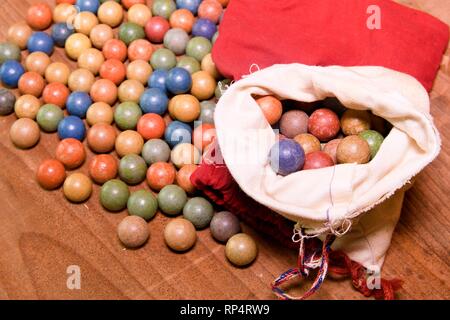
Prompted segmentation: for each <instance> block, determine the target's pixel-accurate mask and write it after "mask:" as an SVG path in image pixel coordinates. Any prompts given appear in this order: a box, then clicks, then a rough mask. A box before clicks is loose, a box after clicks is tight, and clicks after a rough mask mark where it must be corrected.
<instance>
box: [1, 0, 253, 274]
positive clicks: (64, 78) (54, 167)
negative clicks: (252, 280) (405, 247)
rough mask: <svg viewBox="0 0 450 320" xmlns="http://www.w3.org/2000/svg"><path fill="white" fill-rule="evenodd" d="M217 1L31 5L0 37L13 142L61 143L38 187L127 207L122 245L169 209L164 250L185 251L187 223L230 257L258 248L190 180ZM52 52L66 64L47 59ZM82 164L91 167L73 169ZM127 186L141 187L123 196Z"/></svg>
mask: <svg viewBox="0 0 450 320" xmlns="http://www.w3.org/2000/svg"><path fill="white" fill-rule="evenodd" d="M227 4H228V0H204V1H200V0H177V1H173V0H154V1H151V5H149V4H147V2H146V1H145V0H122V1H117V0H116V1H100V0H77V1H76V0H57V1H56V6H55V7H54V8H53V9H52V8H51V7H50V6H49V5H48V4H47V3H38V4H35V5H33V6H31V7H30V8H29V10H28V12H26V21H25V22H18V23H16V24H14V25H13V26H11V27H10V28H9V30H8V36H7V41H6V42H2V43H0V64H1V68H0V80H1V82H2V85H3V87H6V88H7V89H1V91H0V114H1V115H3V116H7V115H10V114H11V113H14V114H15V117H16V118H17V120H16V121H15V122H14V123H13V125H12V127H11V129H10V138H11V141H12V143H13V144H14V145H15V146H16V147H17V148H20V149H29V148H32V147H34V146H35V145H36V144H37V143H38V142H39V140H40V137H41V132H45V133H56V134H57V135H58V137H59V139H60V142H59V143H58V145H56V146H55V148H54V158H52V159H47V160H45V161H44V162H42V163H41V164H40V166H39V168H38V170H37V174H36V177H37V181H38V183H39V185H40V186H41V187H42V188H44V189H46V190H56V189H62V192H63V193H64V196H65V197H66V198H67V199H68V200H69V201H70V202H73V203H83V202H85V201H87V200H88V199H89V198H90V197H91V194H92V190H93V188H94V185H95V184H98V185H100V186H101V190H100V197H99V201H100V203H101V205H102V206H103V207H104V208H105V209H106V210H108V211H111V212H120V211H122V210H125V209H127V210H128V213H129V216H127V217H126V218H125V219H123V221H122V222H121V223H120V224H119V226H118V237H119V239H120V241H121V242H122V243H123V245H124V246H126V247H128V248H137V247H141V246H143V245H144V244H145V243H146V242H147V241H148V239H149V233H150V230H149V225H148V221H150V220H151V219H152V218H153V217H154V216H155V214H156V213H157V212H162V213H163V214H165V215H167V216H170V217H177V218H175V219H170V220H169V221H170V222H169V223H168V224H167V225H166V227H165V231H164V238H165V242H166V244H167V246H168V247H169V248H171V249H172V250H174V251H177V252H184V251H187V250H189V249H190V248H192V247H193V246H194V244H195V242H196V239H197V234H196V230H199V229H203V228H206V227H208V226H210V229H211V233H212V236H213V237H214V238H215V239H217V240H218V241H220V242H223V243H226V249H225V253H226V256H227V258H228V259H229V260H230V261H231V262H232V263H233V264H234V265H237V266H245V265H249V264H250V263H251V262H252V261H253V260H254V259H255V258H256V255H257V247H256V244H255V242H254V241H253V239H252V238H251V237H249V236H248V235H246V234H243V233H240V230H241V229H240V224H239V221H238V219H237V218H236V216H235V215H233V214H232V213H230V212H219V213H216V214H215V210H214V208H213V205H212V204H211V203H210V202H209V201H208V200H207V199H206V198H204V197H202V196H201V195H199V194H198V192H197V191H196V190H195V187H194V186H193V185H192V183H191V181H190V176H191V174H192V172H193V171H195V170H196V168H197V165H198V164H199V162H200V160H201V156H202V153H203V151H204V150H205V148H206V147H207V146H208V145H209V144H210V143H211V142H212V141H213V140H214V137H215V129H214V118H213V115H214V108H215V103H216V101H217V99H218V98H220V96H221V90H220V89H221V87H220V86H219V85H218V82H219V81H224V80H225V79H223V77H222V76H221V75H220V74H219V72H218V71H217V69H216V67H215V64H214V61H213V59H212V56H211V49H212V46H213V45H214V43H215V41H216V39H217V37H218V24H219V23H220V21H221V19H222V16H223V13H224V11H225V8H226V6H227ZM56 51H60V53H63V54H64V53H65V54H66V56H67V57H68V58H69V59H71V60H73V61H74V62H76V67H75V68H73V67H72V66H73V65H74V64H73V63H70V64H67V63H62V62H57V61H53V57H52V56H53V53H54V52H56ZM227 82H229V81H227ZM88 149H89V150H90V152H92V153H93V154H94V156H93V157H92V158H91V159H90V160H89V161H87V160H86V159H87V152H88ZM86 162H88V163H86ZM85 164H86V166H87V167H88V172H89V174H84V173H82V172H81V171H80V170H79V169H81V168H82V167H83V166H84V165H85ZM84 172H86V170H85V171H84ZM130 186H139V187H140V188H139V190H137V191H134V192H130V189H129V187H130ZM135 189H136V188H133V190H135ZM180 215H182V218H181V217H178V216H180Z"/></svg>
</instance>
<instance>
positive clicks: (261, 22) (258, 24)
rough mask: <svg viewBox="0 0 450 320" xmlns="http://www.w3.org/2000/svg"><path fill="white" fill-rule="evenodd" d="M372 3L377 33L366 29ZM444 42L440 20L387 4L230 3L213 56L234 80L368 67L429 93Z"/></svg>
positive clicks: (323, 0)
mask: <svg viewBox="0 0 450 320" xmlns="http://www.w3.org/2000/svg"><path fill="white" fill-rule="evenodd" d="M371 5H376V6H378V7H379V8H380V17H381V19H380V21H381V29H376V30H370V29H369V28H368V27H367V20H368V19H369V18H370V17H371V16H372V15H373V12H372V11H370V12H369V13H368V7H369V6H371ZM369 20H370V19H369ZM448 38H449V29H448V26H447V25H446V24H444V23H443V22H441V21H439V20H438V19H436V18H434V17H432V16H430V15H428V14H426V13H423V12H420V11H417V10H414V9H410V8H407V7H405V6H402V5H400V4H397V3H395V2H393V1H391V0H339V1H336V0H315V1H310V0H283V1H278V0H265V1H254V0H233V1H230V4H229V5H228V8H227V10H226V13H225V15H224V18H223V21H222V23H221V24H220V27H219V38H218V40H217V42H216V43H215V45H214V48H213V52H212V55H213V59H214V62H215V63H216V66H217V68H218V69H219V71H220V72H221V73H222V74H223V75H224V76H226V77H229V78H231V79H235V80H238V79H240V78H241V77H242V75H245V74H248V73H249V69H250V66H251V65H252V64H257V65H258V66H259V67H260V68H261V69H262V68H265V67H269V66H271V65H273V64H277V63H293V62H299V63H303V64H307V65H319V66H328V65H341V66H367V65H374V66H383V67H387V68H390V69H394V70H397V71H401V72H404V73H407V74H410V75H412V76H413V77H415V78H416V79H418V80H419V81H420V82H421V83H422V84H423V86H424V87H425V88H426V89H427V90H428V91H430V90H431V88H432V86H433V81H434V78H435V76H436V73H437V71H438V69H439V65H440V62H441V58H442V54H443V53H444V52H445V50H446V48H447V43H448Z"/></svg>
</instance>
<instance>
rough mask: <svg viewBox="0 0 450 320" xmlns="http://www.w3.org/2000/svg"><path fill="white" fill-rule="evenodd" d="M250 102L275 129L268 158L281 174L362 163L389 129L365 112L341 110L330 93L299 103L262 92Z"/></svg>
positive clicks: (369, 156)
mask: <svg viewBox="0 0 450 320" xmlns="http://www.w3.org/2000/svg"><path fill="white" fill-rule="evenodd" d="M256 102H257V104H258V105H259V107H260V108H261V111H262V112H263V114H264V116H265V118H266V119H267V121H268V122H269V124H270V125H272V126H273V128H274V130H276V132H277V133H278V136H277V142H276V143H275V144H274V145H273V146H272V148H271V150H270V152H269V155H268V157H269V163H270V165H271V167H272V169H273V170H274V171H275V172H276V173H277V174H279V175H281V176H287V175H289V174H292V173H294V172H298V171H301V170H314V169H321V168H325V167H331V166H334V165H337V164H346V163H355V164H366V163H368V162H369V161H371V160H372V159H373V158H375V156H376V155H377V152H378V150H379V149H380V147H381V145H382V143H383V141H384V138H385V136H386V134H387V133H388V132H389V130H390V129H391V126H390V124H389V123H388V122H387V121H385V120H384V119H382V118H380V117H378V116H376V115H374V114H372V113H371V112H370V111H367V110H363V109H359V110H356V109H347V108H345V107H344V106H343V105H342V104H341V103H340V102H339V101H338V100H337V99H335V98H327V99H326V100H323V101H318V102H314V103H302V102H296V101H291V100H285V101H280V100H279V99H277V98H276V97H274V96H264V97H257V99H256Z"/></svg>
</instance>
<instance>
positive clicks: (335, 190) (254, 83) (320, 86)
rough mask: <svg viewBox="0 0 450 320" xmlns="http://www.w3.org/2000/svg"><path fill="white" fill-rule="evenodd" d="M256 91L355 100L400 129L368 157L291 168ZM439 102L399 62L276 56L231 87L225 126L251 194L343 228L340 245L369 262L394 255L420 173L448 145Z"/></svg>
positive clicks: (224, 140) (321, 224)
mask: <svg viewBox="0 0 450 320" xmlns="http://www.w3.org/2000/svg"><path fill="white" fill-rule="evenodd" d="M255 95H275V96H277V97H279V98H280V99H292V100H297V101H303V102H314V101H319V100H323V99H325V98H327V97H336V98H337V99H338V100H339V101H340V102H341V103H342V104H343V105H344V106H345V107H347V108H352V109H358V110H371V111H372V112H373V113H374V114H375V115H377V116H380V117H382V118H384V119H386V120H387V121H389V122H390V123H391V124H392V125H393V129H392V131H391V132H390V133H389V135H388V136H387V137H386V139H385V140H384V143H383V144H382V146H381V148H380V150H379V152H378V153H377V155H376V157H375V158H374V159H373V160H372V161H371V162H369V163H367V164H363V165H357V164H340V165H337V166H334V167H328V168H323V169H318V170H305V171H299V172H296V173H294V174H291V175H289V176H286V177H283V176H279V175H277V174H276V173H275V172H274V171H273V170H272V169H271V167H270V165H269V164H268V154H269V149H270V148H271V146H272V145H273V144H274V143H275V141H276V135H275V133H274V131H273V129H272V128H271V126H270V125H269V124H268V122H267V121H266V120H265V117H264V116H263V114H262V112H261V110H260V108H259V106H258V105H257V103H256V101H255V99H254V98H253V96H255ZM429 108H430V106H429V97H428V94H427V92H426V91H425V89H424V88H423V86H422V85H421V84H420V83H419V82H418V81H417V80H415V79H414V78H412V77H411V76H409V75H406V74H403V73H399V72H396V71H392V70H390V69H386V68H382V67H339V66H332V67H315V66H306V65H301V64H288V65H274V66H272V67H269V68H266V69H264V70H261V71H258V72H255V73H253V74H251V75H249V76H247V77H246V78H244V79H242V80H239V81H237V82H236V83H234V84H233V85H231V86H230V87H229V88H228V89H227V91H226V92H225V94H224V95H223V96H222V97H221V99H220V100H219V102H218V104H217V108H216V112H215V125H216V130H217V138H218V142H219V145H220V149H221V152H222V155H223V159H224V161H225V163H226V165H227V167H228V169H229V171H230V173H231V174H232V176H233V178H234V179H235V180H236V182H237V183H238V184H239V186H240V187H241V189H242V190H243V191H244V192H245V193H246V194H247V195H249V196H250V197H251V198H253V199H254V200H256V201H257V202H259V203H261V204H263V205H265V206H267V207H269V208H271V209H272V210H274V211H276V212H278V213H279V214H280V215H282V216H284V217H286V218H288V219H290V220H292V221H295V222H297V226H298V228H302V229H304V230H305V231H306V234H308V235H309V236H318V237H322V238H323V237H324V236H325V235H327V234H335V235H337V239H336V240H335V241H334V243H333V249H341V250H343V251H344V252H345V253H346V254H347V255H348V256H349V257H350V258H351V259H352V260H354V261H356V262H359V263H360V264H362V265H363V266H365V267H366V268H369V267H371V266H373V265H377V266H381V265H382V263H383V261H384V256H385V253H386V251H387V249H388V247H389V245H390V241H391V237H392V233H393V231H394V228H395V225H396V223H397V221H398V218H399V215H400V211H401V206H402V201H403V195H404V190H405V189H406V187H407V186H408V184H409V182H410V180H411V179H412V178H413V177H414V176H415V175H416V174H418V173H419V172H420V171H421V170H422V169H423V168H424V167H425V166H426V165H428V164H429V163H430V162H431V161H432V160H433V159H434V158H435V157H436V156H437V155H438V153H439V151H440V138H439V133H438V131H437V129H436V127H435V125H434V123H433V120H432V117H431V115H430V113H429Z"/></svg>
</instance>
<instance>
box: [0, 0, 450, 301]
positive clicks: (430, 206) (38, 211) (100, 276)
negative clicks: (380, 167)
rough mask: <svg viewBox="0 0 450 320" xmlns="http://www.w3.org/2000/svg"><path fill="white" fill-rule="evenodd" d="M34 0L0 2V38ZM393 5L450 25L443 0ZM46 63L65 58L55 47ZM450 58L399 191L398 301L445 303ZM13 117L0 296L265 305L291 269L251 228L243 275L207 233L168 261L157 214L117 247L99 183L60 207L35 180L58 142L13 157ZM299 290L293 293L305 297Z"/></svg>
mask: <svg viewBox="0 0 450 320" xmlns="http://www.w3.org/2000/svg"><path fill="white" fill-rule="evenodd" d="M35 2H37V1H31V0H25V1H17V0H3V1H1V2H0V27H1V28H0V40H2V39H4V38H5V36H6V32H7V29H8V26H10V25H11V24H13V23H14V22H16V21H20V20H23V17H24V15H25V12H26V8H27V7H28V6H29V4H30V3H35ZM49 2H53V1H49ZM400 2H402V3H404V4H406V5H408V6H411V7H415V8H418V9H420V10H423V11H426V12H429V13H430V14H432V15H435V16H437V17H439V18H440V19H442V20H443V21H445V22H447V23H450V3H449V2H448V1H441V0H402V1H400ZM52 4H53V3H52ZM52 58H53V59H54V60H55V61H65V58H64V53H63V51H62V50H61V49H58V50H57V51H56V52H55V54H54V55H53V57H52ZM449 61H450V54H449V51H448V50H447V53H446V56H445V57H444V59H443V64H442V67H441V70H440V72H439V74H438V77H437V80H436V84H435V88H434V90H433V92H432V93H431V104H432V114H433V116H434V119H435V121H436V125H437V127H438V128H439V129H440V132H441V136H442V140H443V146H442V153H441V154H440V156H439V158H438V159H437V160H436V161H435V162H433V163H432V164H431V165H430V166H429V167H427V168H426V169H425V170H424V171H423V173H421V174H420V176H419V177H418V178H417V181H416V183H415V185H414V187H413V188H412V189H411V190H410V191H409V192H408V193H407V196H406V199H405V203H404V207H403V212H402V217H401V219H400V222H399V224H398V227H397V229H396V232H395V235H394V237H393V241H392V246H391V249H390V250H389V253H388V255H387V259H386V262H385V265H384V269H383V275H384V276H385V277H388V278H389V277H399V278H402V279H403V280H405V284H404V287H403V289H402V290H401V291H400V292H399V294H398V297H399V298H400V299H449V298H450V268H449V265H450V259H449V244H448V242H449V240H450V233H449V232H450V231H449V230H450V219H449V214H450V201H449V200H450V197H449V194H448V192H449V191H450V182H449V181H450V172H449V166H448V164H449V163H450V148H449V141H450V128H449V127H450V116H449V113H448V106H449V104H450V66H449ZM71 66H72V68H73V67H74V63H71ZM14 120H15V116H14V115H11V116H8V117H1V118H0V136H1V137H2V139H0V194H1V198H0V200H1V209H0V249H1V250H0V299H98V298H101V299H205V298H211V299H214V298H217V299H272V298H274V296H273V295H272V293H271V290H270V287H269V284H270V282H271V281H272V280H273V279H274V278H275V277H276V276H278V275H279V274H280V273H281V272H283V271H285V270H286V269H288V268H290V267H292V266H294V265H295V260H296V253H295V252H291V251H288V250H286V249H284V248H282V247H281V246H279V245H278V244H276V243H273V242H271V241H270V240H267V239H263V238H261V237H260V236H259V235H258V234H255V233H254V232H253V231H252V230H250V229H249V228H245V230H246V232H249V233H250V234H252V235H253V236H254V237H255V238H256V239H257V241H258V244H259V249H260V253H259V256H258V259H257V261H256V262H255V263H254V264H253V265H252V266H251V267H249V268H246V269H237V268H234V267H232V266H231V265H230V264H229V263H228V262H227V261H226V259H225V257H224V247H223V246H222V245H220V244H217V243H216V242H215V241H214V240H213V239H212V238H211V236H210V234H209V231H208V230H204V231H201V232H199V241H198V243H197V244H196V246H195V248H194V250H191V251H190V252H188V253H186V254H183V255H180V254H175V253H173V252H171V251H169V250H167V248H166V247H165V245H164V241H163V238H162V233H163V232H162V231H163V228H164V226H165V224H166V223H167V220H168V219H167V218H166V217H164V216H163V215H161V214H158V215H157V217H156V218H155V219H154V220H152V221H151V222H150V224H151V239H150V241H149V243H148V244H147V245H146V246H145V247H144V248H142V249H140V250H125V249H123V248H122V246H121V245H120V244H119V243H118V240H117V238H116V232H115V229H116V226H117V224H118V223H119V221H120V220H121V219H122V218H123V217H124V216H125V215H126V213H125V212H121V213H118V214H111V213H107V212H105V211H104V210H103V209H102V208H101V206H100V205H99V203H98V193H99V188H98V187H97V186H96V187H95V189H94V194H93V196H92V197H91V199H90V200H89V201H88V202H86V203H85V204H81V205H74V204H70V203H68V202H67V201H66V200H65V199H64V197H63V195H62V192H61V191H60V190H58V191H55V192H46V191H43V190H42V189H40V188H39V187H38V186H37V184H36V182H35V180H34V174H35V171H36V169H37V167H38V165H39V163H40V162H41V161H43V160H44V159H46V158H49V157H53V156H54V154H55V145H56V143H57V137H56V136H55V135H49V134H43V135H42V138H41V142H40V144H39V145H38V146H37V147H36V148H34V149H32V150H28V151H22V150H18V149H16V148H15V147H14V146H13V145H12V144H11V142H10V141H9V138H8V131H9V128H10V126H11V124H12V122H13V121H14ZM91 156H92V155H91V154H89V157H91ZM81 171H83V172H86V168H82V169H81ZM69 265H78V266H80V268H81V272H82V283H81V290H73V291H72V290H68V289H67V286H66V281H67V277H68V275H67V273H66V269H67V267H68V266H69ZM307 284H308V283H306V284H304V285H303V286H299V288H296V289H295V290H296V291H298V290H304V289H305V286H306V285H307ZM314 298H315V299H361V298H363V297H362V296H361V295H360V294H359V293H357V292H355V291H354V290H353V289H352V286H351V284H350V282H348V281H336V280H329V281H326V282H325V284H324V285H323V287H322V290H321V291H320V292H319V293H318V294H317V295H316V296H314Z"/></svg>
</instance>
